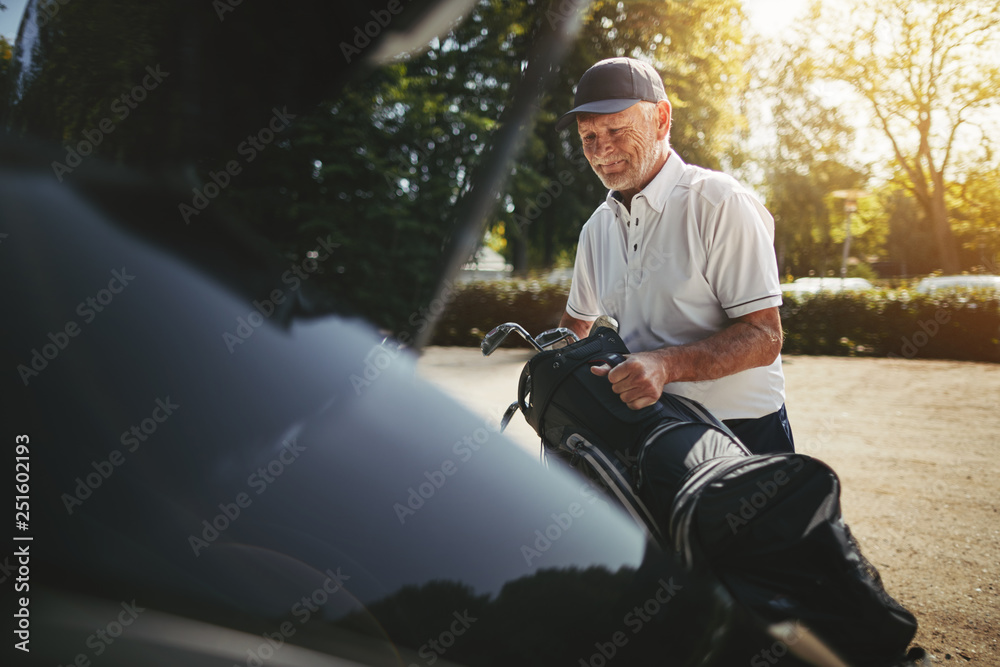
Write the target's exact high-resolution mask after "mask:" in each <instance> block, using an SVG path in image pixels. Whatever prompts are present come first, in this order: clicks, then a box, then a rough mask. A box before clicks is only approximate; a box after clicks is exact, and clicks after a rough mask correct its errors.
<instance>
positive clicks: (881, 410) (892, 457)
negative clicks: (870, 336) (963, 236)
mask: <svg viewBox="0 0 1000 667" xmlns="http://www.w3.org/2000/svg"><path fill="white" fill-rule="evenodd" d="M529 357H530V352H527V351H520V350H499V351H497V352H496V353H495V354H494V355H493V356H491V357H489V358H483V357H482V355H481V354H480V353H479V350H477V349H470V348H430V349H428V350H427V351H426V352H425V354H424V356H423V358H422V359H421V360H420V364H419V369H420V372H421V374H422V375H424V377H426V378H427V379H429V380H431V381H432V382H434V383H435V384H437V385H438V386H440V387H442V388H443V389H444V390H445V391H447V392H449V393H451V394H452V395H453V396H454V397H455V398H456V399H457V400H459V401H460V402H462V403H464V404H466V405H467V406H468V407H469V408H470V409H472V410H473V411H475V412H477V413H479V414H482V415H483V416H484V417H488V416H492V417H499V415H500V414H502V412H503V410H504V408H506V407H507V405H508V404H509V403H510V402H511V401H512V400H514V397H515V391H516V387H517V378H518V375H519V374H520V371H521V367H522V366H523V364H524V362H525V361H526V360H527V359H528V358H529ZM785 376H786V380H787V406H788V414H789V418H790V420H791V423H792V429H793V432H794V435H795V441H796V447H797V449H798V451H800V452H802V453H805V454H809V455H811V456H815V457H817V458H819V459H822V460H823V461H826V462H827V463H828V464H830V465H831V466H832V467H833V469H834V470H836V471H837V473H838V474H839V475H840V478H841V482H842V484H843V496H842V502H843V507H844V516H845V518H846V520H847V522H848V524H849V525H850V526H851V529H852V531H853V532H854V534H855V535H856V537H857V539H858V542H859V543H860V545H861V548H862V550H863V551H864V553H865V555H866V556H867V557H868V559H869V560H871V561H872V563H874V564H875V566H876V567H878V569H879V571H880V572H881V574H882V577H883V580H884V581H885V585H886V588H887V589H888V590H889V592H890V593H891V594H892V595H893V596H894V597H896V598H897V599H898V600H899V601H900V602H902V603H903V604H904V605H905V606H906V607H907V608H908V609H910V610H911V611H912V612H913V613H914V614H916V616H917V619H918V621H919V623H920V629H919V631H918V633H917V638H916V643H918V644H919V645H921V646H923V647H924V648H926V649H927V650H928V651H929V652H931V653H932V654H933V656H934V659H935V662H941V663H944V664H949V663H950V664H974V665H990V666H996V667H1000V642H998V640H1000V576H998V573H1000V366H997V365H992V364H977V363H964V362H950V361H914V360H892V359H848V358H839V357H796V356H792V357H786V358H785ZM507 433H508V435H510V436H511V437H512V438H513V439H514V440H515V441H516V442H517V443H518V444H519V445H521V446H523V447H524V448H525V449H527V450H529V451H531V452H533V453H537V451H538V441H537V437H536V436H535V435H534V433H533V432H532V431H531V429H530V427H528V426H527V424H525V422H524V420H523V419H522V418H521V417H519V416H518V417H516V418H515V420H514V422H513V423H512V424H511V427H510V428H509V429H508V431H507Z"/></svg>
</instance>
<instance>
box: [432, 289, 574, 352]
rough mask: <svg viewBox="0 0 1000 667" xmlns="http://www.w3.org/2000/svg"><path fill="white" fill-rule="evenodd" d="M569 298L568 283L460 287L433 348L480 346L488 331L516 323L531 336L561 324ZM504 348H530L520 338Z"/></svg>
mask: <svg viewBox="0 0 1000 667" xmlns="http://www.w3.org/2000/svg"><path fill="white" fill-rule="evenodd" d="M568 296H569V285H568V284H567V283H544V282H540V281H537V280H497V281H490V282H484V281H480V282H472V283H468V284H466V285H463V286H462V287H460V288H459V289H458V290H457V292H456V293H455V295H454V298H453V299H452V300H451V302H450V303H449V304H448V308H447V309H446V310H445V312H444V314H443V315H442V316H441V320H440V321H439V323H438V327H437V329H436V330H435V332H434V339H433V341H432V342H433V344H434V345H468V346H472V345H479V344H480V343H481V342H482V339H483V336H484V335H485V334H486V332H487V331H489V330H490V329H492V328H493V327H495V326H497V325H498V324H503V323H504V322H517V323H518V324H520V325H521V326H523V327H524V328H525V329H527V330H528V332H529V333H531V334H532V335H537V334H539V333H541V332H543V331H545V330H546V329H551V328H553V327H555V326H558V325H559V318H560V317H562V314H563V312H565V310H566V298H567V297H568ZM504 346H510V347H513V346H520V347H530V345H529V344H528V343H527V342H525V341H524V340H523V339H522V338H520V337H519V336H509V337H508V338H507V340H506V341H505V342H504Z"/></svg>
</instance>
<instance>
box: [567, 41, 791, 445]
mask: <svg viewBox="0 0 1000 667" xmlns="http://www.w3.org/2000/svg"><path fill="white" fill-rule="evenodd" d="M574 120H575V121H576V123H577V128H578V130H579V133H580V139H581V141H582V142H583V150H584V154H585V156H586V158H587V160H588V162H590V166H591V167H592V168H593V170H594V172H595V173H596V174H597V176H598V177H599V178H600V179H601V181H602V182H603V183H604V185H605V187H607V188H609V192H608V195H607V197H606V199H605V202H604V203H602V204H601V205H600V206H599V207H598V208H597V210H596V211H595V212H594V214H593V215H592V216H591V217H590V219H589V220H588V221H587V223H586V224H585V225H584V227H583V230H582V231H581V233H580V242H579V245H578V247H577V254H576V263H575V266H574V269H573V283H572V287H571V288H570V294H569V299H568V300H567V304H566V312H565V314H564V315H563V317H562V321H561V325H562V326H567V327H570V328H571V329H573V330H574V331H575V332H577V334H579V335H581V336H585V335H586V334H587V333H588V332H589V330H590V326H591V323H592V322H593V321H594V320H595V319H596V318H597V317H598V316H600V315H602V314H605V315H610V316H613V317H614V318H616V319H617V320H618V322H619V324H620V327H621V328H620V333H621V335H622V338H623V340H624V341H625V343H626V344H627V345H628V346H629V349H630V350H632V351H633V354H631V355H629V356H628V358H627V359H626V361H625V362H624V363H622V364H620V365H619V366H616V367H615V368H613V369H609V368H608V367H607V366H598V367H595V368H594V372H595V373H596V374H598V375H606V376H607V377H608V379H609V380H610V381H611V383H612V386H613V389H614V391H615V393H617V394H618V395H619V396H620V397H621V399H622V400H623V401H624V402H625V403H626V404H627V405H628V406H629V407H630V408H632V409H635V410H638V409H640V408H643V407H646V406H648V405H651V404H653V403H654V402H656V401H657V400H658V399H659V397H660V394H661V393H662V392H663V391H668V392H671V393H675V394H681V395H683V396H687V397H689V398H692V399H694V400H697V401H699V402H701V403H703V404H704V405H705V406H706V407H707V408H708V409H709V410H710V411H711V412H712V413H713V414H715V416H716V417H718V418H719V419H722V420H723V421H724V422H725V423H726V425H727V426H729V427H730V428H731V429H732V430H733V431H734V432H735V433H736V434H737V436H739V438H740V439H741V440H742V441H743V443H744V444H745V445H746V446H747V447H748V448H749V449H750V451H752V452H753V453H755V454H763V453H772V452H790V451H793V449H794V445H793V440H792V432H791V427H790V426H789V424H788V418H787V415H786V412H785V388H784V375H783V374H782V371H781V356H780V352H781V343H782V330H781V319H780V316H779V314H778V306H780V305H781V290H780V288H779V286H778V269H777V262H776V260H775V256H774V248H773V239H774V219H773V218H772V217H771V215H770V213H768V212H767V210H766V209H765V208H764V206H763V205H761V204H760V202H758V201H757V199H756V198H754V197H753V195H751V194H750V193H749V192H748V191H747V190H746V189H745V188H743V187H742V186H741V185H740V184H739V183H738V182H736V181H735V180H734V179H733V178H731V177H729V176H727V175H725V174H721V173H719V172H715V171H710V170H707V169H702V168H700V167H695V166H691V165H688V164H685V163H684V161H682V160H681V158H680V156H679V155H678V154H677V153H676V152H674V151H673V150H672V149H671V148H670V142H669V136H670V123H671V107H670V102H669V101H668V100H667V96H666V92H665V91H664V87H663V80H662V79H661V77H660V75H659V73H657V71H656V70H655V69H653V67H652V66H650V65H649V64H647V63H645V62H642V61H639V60H635V59H632V58H611V59H608V60H602V61H601V62H599V63H597V64H596V65H594V66H593V67H591V68H590V69H589V70H587V72H586V73H584V75H583V76H582V77H581V78H580V81H579V82H578V84H577V91H576V96H575V99H574V108H573V109H572V110H570V111H569V112H567V113H566V114H565V115H563V116H562V117H561V118H560V119H559V121H558V123H557V124H556V129H557V130H561V129H563V128H565V127H567V126H569V125H570V124H571V123H572V122H573V121H574Z"/></svg>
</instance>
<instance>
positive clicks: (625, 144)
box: [577, 104, 662, 194]
mask: <svg viewBox="0 0 1000 667" xmlns="http://www.w3.org/2000/svg"><path fill="white" fill-rule="evenodd" d="M577 129H578V130H579V132H580V140H581V141H582V142H583V153H584V155H585V156H586V158H587V161H588V162H590V166H591V167H592V168H593V170H594V173H596V174H597V176H598V178H600V179H601V182H602V183H604V186H605V187H606V188H608V189H610V190H618V191H620V192H622V193H623V194H634V193H635V192H638V191H639V190H641V189H642V188H643V187H645V185H646V184H647V183H649V181H650V180H652V178H653V177H654V176H655V175H656V174H655V173H652V172H653V171H654V170H655V168H656V163H657V161H658V159H659V158H660V156H661V154H662V151H661V149H660V144H659V142H658V141H657V123H656V121H655V120H652V119H650V118H649V116H647V115H646V114H645V113H643V111H642V106H641V104H634V105H632V106H631V107H629V108H628V109H625V110H624V111H619V112H618V113H614V114H603V115H602V114H581V115H580V116H578V117H577Z"/></svg>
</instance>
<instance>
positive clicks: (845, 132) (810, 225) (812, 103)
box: [753, 43, 867, 276]
mask: <svg viewBox="0 0 1000 667" xmlns="http://www.w3.org/2000/svg"><path fill="white" fill-rule="evenodd" d="M754 63H755V66H754V68H753V69H754V71H755V72H756V75H757V76H756V78H757V79H759V81H755V93H756V94H757V95H756V96H757V97H759V98H762V99H764V100H767V103H766V107H767V108H766V109H765V110H762V111H760V113H761V115H762V116H767V117H769V120H770V124H772V125H773V127H774V138H773V141H771V142H769V143H768V144H767V145H766V146H762V147H761V148H760V149H759V150H760V154H761V155H762V156H763V157H762V159H760V160H759V163H760V167H761V168H762V171H763V176H764V186H763V189H764V192H765V195H766V201H767V206H768V209H769V210H770V211H771V214H772V215H773V216H774V220H775V248H776V251H777V255H778V267H779V269H780V270H781V272H782V274H783V275H792V276H804V275H810V274H816V275H826V273H827V271H828V269H833V268H835V267H837V266H839V264H840V257H841V244H842V243H843V239H844V234H843V231H842V230H843V224H842V223H843V219H844V217H843V210H842V206H841V204H842V202H834V201H832V198H831V196H830V194H831V193H832V192H833V191H835V190H845V189H858V188H862V187H863V186H864V184H865V181H866V174H865V172H866V171H867V170H866V168H865V167H864V166H863V165H860V164H857V163H856V162H855V161H854V160H852V159H851V156H850V155H849V152H848V149H849V147H850V145H851V144H852V143H853V141H854V128H853V127H852V126H851V125H850V123H849V122H848V119H847V118H846V116H845V114H844V112H843V110H842V109H840V108H838V107H836V106H833V105H830V104H829V103H828V102H825V101H824V100H823V99H822V98H821V96H820V95H819V94H817V92H816V91H815V90H814V88H813V86H812V84H813V82H814V80H815V66H814V61H813V60H812V58H811V57H810V55H809V53H808V51H807V50H806V49H804V48H803V47H802V46H801V45H799V46H795V45H780V46H779V47H778V48H768V45H766V44H764V43H759V44H757V45H756V47H755V56H754ZM760 124H761V125H762V126H763V125H764V124H765V123H764V122H763V120H761V123H760ZM853 218H854V220H853V222H854V224H852V228H853V227H855V225H860V224H863V222H862V220H861V219H860V216H853ZM858 231H860V230H855V233H857V232H858ZM863 244H864V241H862V244H856V245H855V246H854V248H855V250H856V251H858V250H863Z"/></svg>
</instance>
